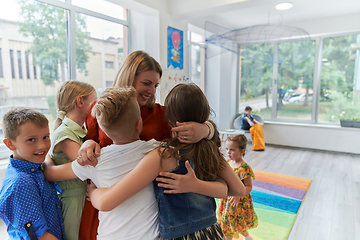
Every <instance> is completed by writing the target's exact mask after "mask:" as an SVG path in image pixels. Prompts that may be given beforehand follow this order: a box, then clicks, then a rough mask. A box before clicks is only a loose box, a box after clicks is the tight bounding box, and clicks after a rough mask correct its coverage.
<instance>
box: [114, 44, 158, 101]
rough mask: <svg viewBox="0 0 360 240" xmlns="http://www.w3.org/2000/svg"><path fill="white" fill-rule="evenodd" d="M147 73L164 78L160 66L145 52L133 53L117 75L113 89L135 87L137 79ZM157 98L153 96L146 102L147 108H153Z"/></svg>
mask: <svg viewBox="0 0 360 240" xmlns="http://www.w3.org/2000/svg"><path fill="white" fill-rule="evenodd" d="M146 71H155V72H157V73H159V75H160V78H161V76H162V69H161V66H160V64H159V63H158V62H157V61H156V60H155V59H154V58H153V57H151V56H150V55H149V54H147V53H146V52H143V51H135V52H132V53H131V54H130V55H129V56H127V57H126V59H125V61H124V63H123V64H122V65H121V67H120V69H119V72H118V73H117V75H116V78H115V81H114V84H113V87H132V86H134V81H135V77H136V76H137V75H138V74H140V73H142V72H146ZM154 104H155V96H154V95H153V96H151V98H149V99H148V101H147V102H146V106H148V107H149V108H153V107H154Z"/></svg>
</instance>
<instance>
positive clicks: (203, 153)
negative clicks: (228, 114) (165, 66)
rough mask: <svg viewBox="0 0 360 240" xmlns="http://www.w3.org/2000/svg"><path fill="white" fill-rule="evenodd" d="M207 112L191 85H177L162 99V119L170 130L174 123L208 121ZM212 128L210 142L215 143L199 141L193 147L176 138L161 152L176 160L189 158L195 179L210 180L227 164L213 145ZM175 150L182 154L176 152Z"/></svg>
mask: <svg viewBox="0 0 360 240" xmlns="http://www.w3.org/2000/svg"><path fill="white" fill-rule="evenodd" d="M210 112H211V109H210V106H209V103H208V101H207V99H206V97H205V95H204V93H203V92H202V91H201V89H200V88H199V87H198V86H196V85H195V84H179V85H177V86H175V87H174V88H173V89H172V90H171V91H170V92H169V94H168V95H167V97H166V99H165V117H166V119H167V121H168V122H169V124H170V126H172V127H173V126H175V125H176V121H178V122H189V121H193V122H198V123H204V122H205V121H206V120H208V119H209V115H210ZM214 128H215V136H214V138H213V139H216V140H217V141H212V140H208V139H202V140H200V141H199V142H197V143H195V144H184V143H181V142H180V141H179V140H178V138H177V136H176V137H175V138H173V139H171V140H168V141H166V146H165V150H166V151H168V152H169V153H170V155H171V156H172V157H174V158H176V159H179V160H189V159H192V161H193V163H194V165H195V174H196V176H197V177H198V178H200V179H203V180H214V179H215V178H216V176H217V175H218V173H219V172H220V171H222V170H224V169H225V166H226V165H225V164H227V163H226V161H225V159H224V157H223V155H222V154H221V152H220V150H219V147H218V145H217V144H218V143H219V133H218V131H217V129H216V126H215V124H214ZM165 150H164V151H165ZM179 150H183V151H181V153H179ZM162 156H163V154H162Z"/></svg>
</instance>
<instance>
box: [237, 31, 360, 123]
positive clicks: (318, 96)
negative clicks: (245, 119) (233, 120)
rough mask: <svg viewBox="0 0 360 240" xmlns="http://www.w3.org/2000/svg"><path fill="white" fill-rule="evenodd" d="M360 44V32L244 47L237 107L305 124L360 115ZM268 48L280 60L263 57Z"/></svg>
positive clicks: (242, 49) (269, 118)
mask: <svg viewBox="0 0 360 240" xmlns="http://www.w3.org/2000/svg"><path fill="white" fill-rule="evenodd" d="M304 44H306V45H305V47H306V49H308V53H307V54H304V52H303V51H302V49H304ZM359 49H360V34H350V35H346V34H344V35H340V36H331V37H330V36H329V37H326V36H321V37H316V38H313V39H312V40H311V41H308V42H305V43H304V42H284V43H271V44H263V45H256V46H255V45H252V46H250V47H246V46H243V47H240V51H241V52H243V51H247V52H246V56H247V57H246V58H245V57H242V56H240V74H239V76H240V77H239V87H240V89H239V93H240V95H239V109H238V111H239V112H243V111H244V108H245V106H247V105H249V106H251V107H252V108H253V110H254V111H255V112H258V113H259V114H260V115H262V116H263V117H264V118H265V119H267V120H276V121H287V122H304V123H305V122H308V123H338V122H339V119H341V118H344V117H346V118H354V119H355V118H360V104H359V101H360V96H359V93H360V73H359V70H360V54H359V51H360V50H359ZM264 52H265V53H267V54H269V55H273V56H274V58H273V59H276V60H278V59H277V58H275V56H276V57H279V56H281V59H280V60H279V61H268V62H264V61H259V60H258V59H257V57H258V56H259V55H261V54H262V55H263V54H264ZM316 63H319V64H316ZM316 76H321V77H316ZM273 89H276V91H274V90H273Z"/></svg>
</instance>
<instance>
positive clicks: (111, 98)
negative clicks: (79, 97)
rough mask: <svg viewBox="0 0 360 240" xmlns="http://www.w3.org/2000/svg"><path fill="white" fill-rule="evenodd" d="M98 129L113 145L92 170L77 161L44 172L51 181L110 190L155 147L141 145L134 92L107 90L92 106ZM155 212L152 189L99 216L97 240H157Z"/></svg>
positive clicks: (137, 106) (105, 148) (138, 115)
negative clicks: (90, 184)
mask: <svg viewBox="0 0 360 240" xmlns="http://www.w3.org/2000/svg"><path fill="white" fill-rule="evenodd" d="M92 114H93V115H94V116H96V118H97V121H98V123H99V126H100V127H101V129H102V130H103V131H104V132H105V133H106V134H107V135H108V136H109V137H110V138H111V139H112V140H113V144H112V145H110V146H107V147H104V148H102V149H101V156H100V157H98V164H97V165H96V167H92V166H90V165H86V166H80V165H79V163H78V162H77V161H73V162H72V163H68V164H63V165H60V166H55V167H51V168H45V176H46V178H47V179H48V180H51V181H60V180H68V179H73V178H77V177H78V178H80V179H81V180H85V179H91V180H92V181H93V182H94V183H95V185H96V186H97V187H110V186H112V185H113V184H115V183H116V182H117V181H119V180H120V179H121V178H123V177H125V176H126V174H127V173H129V172H130V171H131V170H132V169H133V168H134V167H135V166H136V165H137V164H138V163H139V162H140V160H141V159H142V158H143V157H144V156H145V154H146V153H148V152H150V151H151V150H153V149H154V148H156V147H158V146H159V143H158V142H157V141H155V140H154V139H152V140H150V141H147V142H145V141H141V140H140V138H139V135H140V133H141V130H142V120H141V116H140V108H139V104H138V102H137V100H136V92H135V89H134V88H109V89H106V90H105V91H104V92H103V93H102V95H101V96H100V98H99V100H98V102H97V103H96V104H95V105H94V107H93V110H92ZM157 215H158V208H157V203H156V199H155V195H154V189H153V185H152V184H149V185H148V186H147V187H145V188H144V189H143V190H141V191H140V192H138V193H137V194H135V195H134V196H132V197H131V198H129V199H128V200H127V201H125V202H124V203H122V204H120V205H119V206H118V207H116V208H115V209H114V210H112V211H109V212H102V211H100V212H99V220H100V221H99V227H98V239H109V240H110V239H147V240H153V239H159V230H158V217H157Z"/></svg>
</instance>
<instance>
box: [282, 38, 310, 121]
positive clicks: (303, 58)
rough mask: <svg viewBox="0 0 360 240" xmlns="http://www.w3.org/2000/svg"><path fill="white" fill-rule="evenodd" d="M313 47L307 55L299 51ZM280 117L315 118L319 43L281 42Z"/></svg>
mask: <svg viewBox="0 0 360 240" xmlns="http://www.w3.org/2000/svg"><path fill="white" fill-rule="evenodd" d="M304 45H306V46H305V47H309V48H311V50H310V51H308V54H307V55H302V54H301V53H299V50H302V49H303V48H304ZM278 47H279V55H281V56H282V58H283V61H282V62H281V63H279V69H278V84H277V87H278V89H277V117H278V118H295V119H305V120H311V113H312V104H313V102H312V98H313V75H314V56H315V42H314V41H312V42H304V41H303V42H288V43H279V44H278Z"/></svg>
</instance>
